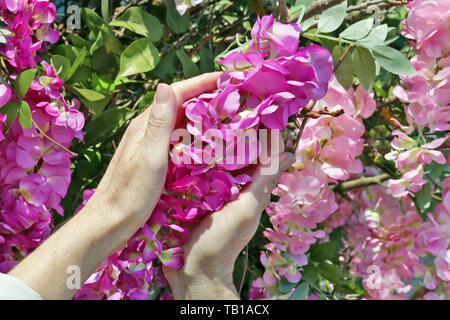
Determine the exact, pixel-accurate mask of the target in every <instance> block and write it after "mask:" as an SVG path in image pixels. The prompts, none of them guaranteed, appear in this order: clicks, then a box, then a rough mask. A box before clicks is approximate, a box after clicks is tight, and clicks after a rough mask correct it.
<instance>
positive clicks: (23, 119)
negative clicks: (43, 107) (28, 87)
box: [19, 101, 33, 129]
mask: <svg viewBox="0 0 450 320" xmlns="http://www.w3.org/2000/svg"><path fill="white" fill-rule="evenodd" d="M19 123H20V125H21V126H22V128H24V129H30V128H31V126H32V125H33V122H32V121H31V110H30V106H29V105H28V103H26V102H25V101H22V102H21V103H20V110H19Z"/></svg>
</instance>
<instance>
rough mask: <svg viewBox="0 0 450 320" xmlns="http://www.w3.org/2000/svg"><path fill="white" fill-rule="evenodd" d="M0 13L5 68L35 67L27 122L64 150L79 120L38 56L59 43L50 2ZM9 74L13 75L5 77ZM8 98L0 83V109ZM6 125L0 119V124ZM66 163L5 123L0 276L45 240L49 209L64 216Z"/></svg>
mask: <svg viewBox="0 0 450 320" xmlns="http://www.w3.org/2000/svg"><path fill="white" fill-rule="evenodd" d="M0 10H1V12H2V18H3V20H4V22H5V23H6V24H7V26H8V29H9V30H10V31H11V33H12V34H13V35H12V36H7V37H6V43H4V44H1V45H0V52H1V53H2V54H4V55H5V56H6V57H7V59H6V61H7V63H9V65H10V66H11V67H12V68H13V69H14V70H16V71H17V72H21V71H23V70H25V69H28V68H37V69H38V72H37V77H36V78H35V79H34V81H33V82H32V84H31V86H30V88H29V90H28V92H27V93H26V95H25V97H24V101H26V102H27V103H28V105H29V106H30V109H31V113H32V117H33V120H34V121H35V123H36V124H37V125H38V126H39V127H40V129H41V130H43V131H44V132H45V133H46V135H47V136H49V137H51V138H52V139H53V140H55V141H58V143H59V144H61V145H63V146H65V147H67V148H68V147H70V144H71V143H72V140H73V139H74V138H75V137H77V138H82V131H81V130H82V127H83V125H84V117H83V115H82V114H81V113H80V112H79V111H78V107H79V104H77V103H74V104H73V105H68V104H67V102H66V101H65V99H64V98H63V96H62V94H61V90H62V86H63V83H62V81H61V79H59V77H58V76H57V74H56V71H55V70H54V68H53V67H52V66H51V65H49V64H48V63H46V62H45V61H42V58H40V57H38V56H37V53H38V52H42V51H44V50H46V48H47V44H48V43H49V42H50V43H54V42H56V41H57V40H58V38H59V34H58V32H57V31H56V30H53V29H52V28H51V25H52V23H53V21H54V19H55V12H56V9H55V5H54V4H53V3H50V2H49V1H44V0H1V1H0ZM16 77H17V74H13V75H12V76H11V79H12V80H14V79H16ZM10 99H11V100H12V101H17V97H12V96H11V90H9V89H8V88H6V87H5V86H4V85H0V102H1V103H0V104H1V106H3V104H5V103H6V102H8V101H9V100H10ZM49 106H52V108H50V107H49ZM55 106H57V107H55ZM5 120H6V119H5V117H3V116H2V117H1V119H0V123H2V124H0V126H3V123H5ZM2 138H3V137H2ZM70 158H71V156H70V155H69V154H68V153H66V152H65V151H63V150H62V149H60V147H58V146H56V145H55V144H54V143H53V142H51V141H50V140H48V139H47V138H45V137H44V136H43V135H42V134H41V133H40V132H38V130H37V129H36V128H35V126H34V125H33V126H32V128H30V129H23V128H22V127H21V126H20V124H19V121H18V120H17V119H16V120H15V121H13V122H12V124H11V127H10V128H9V131H8V133H7V134H6V136H5V137H4V141H3V142H2V143H1V144H0V208H1V210H0V237H1V241H0V271H1V272H8V271H9V270H10V269H11V268H12V267H14V265H15V263H16V260H17V259H18V258H19V259H20V257H25V256H27V255H28V254H29V253H30V252H31V251H32V250H33V249H35V248H36V247H38V246H39V245H40V243H42V241H44V240H45V239H46V238H47V237H48V236H49V235H50V232H51V229H52V227H53V213H54V212H57V213H59V214H61V215H63V214H64V210H63V208H62V206H61V204H60V202H61V199H62V198H63V197H65V195H66V192H67V189H68V186H69V183H70V178H71V177H70V176H71V163H70ZM13 248H14V250H13Z"/></svg>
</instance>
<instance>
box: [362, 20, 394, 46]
mask: <svg viewBox="0 0 450 320" xmlns="http://www.w3.org/2000/svg"><path fill="white" fill-rule="evenodd" d="M387 34H388V25H387V24H382V25H379V26H376V27H375V28H373V29H372V30H371V31H370V33H369V34H368V35H367V37H364V38H362V39H361V40H358V42H359V43H362V44H364V45H365V46H368V47H373V46H378V45H382V44H383V42H384V40H386V37H387Z"/></svg>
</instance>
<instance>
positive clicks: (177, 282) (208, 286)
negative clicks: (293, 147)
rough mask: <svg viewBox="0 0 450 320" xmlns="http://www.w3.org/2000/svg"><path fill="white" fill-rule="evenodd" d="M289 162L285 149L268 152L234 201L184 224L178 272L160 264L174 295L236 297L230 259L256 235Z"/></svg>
mask: <svg viewBox="0 0 450 320" xmlns="http://www.w3.org/2000/svg"><path fill="white" fill-rule="evenodd" d="M263 145H264V143H263ZM263 147H264V146H263ZM274 160H276V162H274ZM294 161H295V157H294V155H292V154H290V153H280V152H278V153H276V154H273V155H271V156H270V158H269V159H268V161H266V163H265V164H259V165H258V167H257V170H256V171H255V173H254V174H253V182H252V183H251V184H250V185H249V186H248V187H247V189H244V190H243V192H241V194H240V195H239V197H238V199H237V200H235V201H233V202H230V203H228V204H227V205H225V206H224V207H223V208H222V210H220V211H217V212H215V213H213V214H211V215H208V216H206V217H205V218H204V219H203V220H202V221H201V222H200V223H198V224H195V225H194V226H193V227H191V228H190V234H189V240H188V242H187V243H186V244H185V245H184V246H183V249H184V258H185V264H184V267H183V268H182V269H180V270H174V269H171V268H168V267H164V274H165V276H166V278H167V280H168V282H169V284H170V286H171V288H172V291H173V294H174V298H175V299H193V300H203V299H221V300H228V299H238V298H239V296H238V294H237V292H236V289H235V287H234V285H233V267H234V263H235V261H236V259H237V257H238V256H239V254H240V252H241V251H242V249H244V248H245V246H246V245H247V244H248V242H249V241H250V240H251V239H252V238H253V236H254V234H255V233H256V230H257V228H258V224H259V221H260V219H261V214H262V212H263V211H264V210H265V209H266V207H267V206H268V205H269V202H270V194H271V193H272V191H273V189H274V188H275V186H276V185H277V183H278V180H279V178H280V176H281V174H282V173H283V172H284V171H286V170H287V169H288V168H289V167H290V166H291V165H292V163H294ZM273 162H274V163H278V164H279V165H278V168H277V169H278V170H276V172H275V173H274V174H270V175H268V174H266V173H265V172H264V170H263V168H264V167H267V166H271V165H272V163H273Z"/></svg>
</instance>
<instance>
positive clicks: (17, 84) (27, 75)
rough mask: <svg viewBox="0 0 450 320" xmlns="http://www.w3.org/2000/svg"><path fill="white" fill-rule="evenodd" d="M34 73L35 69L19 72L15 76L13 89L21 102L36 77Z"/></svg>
mask: <svg viewBox="0 0 450 320" xmlns="http://www.w3.org/2000/svg"><path fill="white" fill-rule="evenodd" d="M36 72H37V70H36V69H28V70H25V71H23V72H21V73H20V74H19V75H18V76H17V78H16V80H15V81H14V89H15V91H16V95H17V97H18V98H19V100H22V99H23V97H25V95H26V94H27V92H28V89H29V88H30V85H31V82H33V80H34V78H35V77H36Z"/></svg>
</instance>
